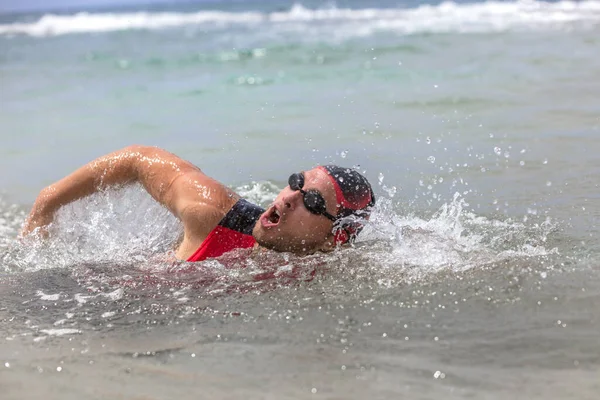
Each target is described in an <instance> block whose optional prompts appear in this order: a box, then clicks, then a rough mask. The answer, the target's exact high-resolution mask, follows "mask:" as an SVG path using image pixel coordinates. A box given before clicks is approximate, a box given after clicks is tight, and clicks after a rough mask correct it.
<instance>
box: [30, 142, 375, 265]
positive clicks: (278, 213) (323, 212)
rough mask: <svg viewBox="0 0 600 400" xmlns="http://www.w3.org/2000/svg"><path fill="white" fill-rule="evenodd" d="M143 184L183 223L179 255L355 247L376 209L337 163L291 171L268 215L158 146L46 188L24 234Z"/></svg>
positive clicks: (91, 166)
mask: <svg viewBox="0 0 600 400" xmlns="http://www.w3.org/2000/svg"><path fill="white" fill-rule="evenodd" d="M135 182H139V183H141V184H142V185H143V187H144V188H145V189H146V191H147V192H148V193H149V194H150V195H151V196H152V197H153V198H154V199H155V200H156V201H157V202H159V203H160V204H162V205H163V206H164V207H166V208H167V209H169V210H170V211H171V212H172V213H173V214H174V215H175V216H176V217H177V218H178V219H179V220H180V221H181V222H182V224H183V240H182V241H181V243H180V244H179V246H178V248H177V249H176V256H177V258H179V259H181V260H186V261H190V262H193V261H202V260H205V259H207V258H212V257H218V256H220V255H222V254H224V253H226V252H228V251H231V250H233V249H237V248H249V247H254V246H256V245H258V246H262V247H265V248H268V249H271V250H275V251H279V252H291V253H294V254H298V255H305V254H312V253H315V252H317V251H323V252H327V251H331V250H333V249H334V248H335V247H336V246H337V245H340V244H345V243H349V242H352V241H353V240H354V239H355V238H356V235H358V233H359V232H360V230H361V229H362V227H363V224H364V221H365V220H366V219H368V217H369V213H370V211H371V208H372V207H373V206H374V205H375V196H374V195H373V190H372V188H371V185H370V184H369V182H368V181H367V179H366V178H365V177H364V176H362V175H361V174H359V173H358V172H357V171H355V170H353V169H348V168H342V167H338V166H334V165H325V166H319V167H316V168H313V169H310V170H308V171H303V172H295V173H292V174H291V175H290V177H289V179H288V186H287V187H286V188H285V189H283V190H282V191H281V192H280V193H279V195H277V198H276V199H275V201H274V202H273V203H272V204H271V205H270V206H269V208H267V209H266V210H265V209H263V208H261V207H259V206H257V205H255V204H252V203H250V202H248V201H246V200H244V199H243V198H240V196H239V195H237V194H236V193H235V192H233V191H232V190H231V189H229V188H228V187H226V186H225V185H223V184H221V183H219V182H217V181H216V180H214V179H212V178H210V177H208V176H207V175H205V174H204V173H203V172H202V171H201V170H200V169H199V168H197V167H196V166H194V165H193V164H191V163H189V162H187V161H185V160H183V159H181V158H179V157H177V156H175V155H174V154H171V153H169V152H167V151H165V150H162V149H159V148H156V147H147V146H137V145H135V146H128V147H126V148H124V149H122V150H119V151H116V152H113V153H110V154H108V155H106V156H103V157H100V158H98V159H96V160H94V161H92V162H90V163H88V164H86V165H84V166H83V167H81V168H79V169H78V170H76V171H75V172H73V173H72V174H70V175H68V176H66V177H65V178H63V179H61V180H59V181H58V182H56V183H54V184H52V185H50V186H48V187H46V188H44V189H43V190H42V191H41V192H40V194H39V196H38V197H37V199H36V200H35V203H34V204H33V207H32V210H31V212H30V214H29V216H28V217H27V219H26V220H25V223H24V225H23V229H22V231H21V236H26V235H30V234H32V233H34V232H36V233H37V234H41V235H42V236H44V235H46V234H47V231H46V228H47V226H48V225H49V224H50V223H51V222H52V221H53V220H54V216H55V213H56V211H57V210H58V209H60V207H62V206H64V205H66V204H69V203H71V202H73V201H76V200H78V199H81V198H83V197H86V196H89V195H91V194H93V193H95V192H97V191H100V190H103V189H106V188H108V187H111V186H119V185H126V184H130V183H135Z"/></svg>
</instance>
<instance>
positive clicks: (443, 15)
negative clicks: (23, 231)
mask: <svg viewBox="0 0 600 400" xmlns="http://www.w3.org/2000/svg"><path fill="white" fill-rule="evenodd" d="M599 22H600V1H597V0H588V1H559V2H552V3H551V2H543V1H534V0H532V1H516V2H499V1H488V2H484V3H472V4H456V3H454V2H443V3H441V4H439V5H421V6H418V7H415V8H392V9H384V8H382V9H378V8H368V9H348V8H336V7H330V8H320V9H309V8H306V7H304V6H302V5H301V4H296V5H294V6H293V7H292V8H291V9H290V10H288V11H284V12H272V13H262V12H258V11H246V12H225V11H197V12H187V13H184V12H141V11H140V12H129V13H87V12H81V13H76V14H73V15H56V14H46V15H43V16H41V17H40V18H39V19H38V20H37V21H34V22H14V23H10V24H3V25H0V35H29V36H35V37H46V36H56V35H65V34H84V33H101V32H113V31H123V30H140V29H144V30H161V29H172V28H178V27H198V28H200V29H203V30H218V29H224V28H231V27H236V26H239V27H251V28H253V29H258V30H268V31H273V32H274V33H286V32H304V33H306V32H307V31H310V30H311V29H314V28H315V27H316V26H318V28H319V29H318V32H317V34H318V35H319V37H321V38H326V37H329V36H330V35H333V36H334V37H337V38H344V37H357V36H369V35H372V34H374V33H377V32H395V33H398V34H415V33H424V32H433V33H445V32H457V33H470V32H479V33H485V32H498V31H506V30H511V29H562V28H578V29H581V28H586V27H588V28H589V27H594V26H596V25H597V24H598V23H599ZM323 27H326V29H323Z"/></svg>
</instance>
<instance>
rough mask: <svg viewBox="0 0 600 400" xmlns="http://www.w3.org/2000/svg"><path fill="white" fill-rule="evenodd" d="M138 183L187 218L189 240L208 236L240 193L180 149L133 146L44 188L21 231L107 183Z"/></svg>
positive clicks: (42, 224)
mask: <svg viewBox="0 0 600 400" xmlns="http://www.w3.org/2000/svg"><path fill="white" fill-rule="evenodd" d="M132 182H140V183H141V184H142V185H143V186H144V188H145V189H146V190H147V191H148V193H149V194H150V195H151V196H152V197H153V198H154V199H155V200H156V201H158V202H159V203H161V204H162V205H164V206H165V207H167V208H168V209H169V210H170V211H171V212H172V213H173V214H174V215H175V216H176V217H178V218H179V219H181V220H182V222H183V223H184V228H185V234H186V238H187V239H188V241H189V239H192V240H193V239H194V238H196V239H202V240H203V236H205V235H206V234H208V232H209V231H210V230H211V229H212V228H213V227H214V225H216V223H218V221H219V220H220V218H222V216H223V215H224V214H225V213H226V212H227V211H228V210H229V208H230V207H231V206H232V205H233V203H234V202H235V201H236V200H237V196H236V195H235V193H233V192H231V191H230V190H229V189H227V188H226V187H224V186H223V185H221V184H220V183H219V182H217V181H215V180H213V179H211V178H209V177H208V176H206V175H205V174H204V173H202V171H200V169H198V168H197V167H196V166H194V165H193V164H191V163H189V162H187V161H185V160H182V159H181V158H179V157H177V156H175V155H174V154H171V153H169V152H167V151H164V150H161V149H159V148H155V147H145V146H129V147H126V148H124V149H122V150H119V151H116V152H114V153H110V154H108V155H106V156H103V157H100V158H98V159H96V160H94V161H92V162H90V163H88V164H86V165H84V166H83V167H81V168H79V169H78V170H76V171H75V172H73V173H72V174H70V175H68V176H66V177H65V178H63V179H61V180H59V181H58V182H56V183H54V184H52V185H50V186H48V187H46V188H44V189H43V190H42V191H41V192H40V194H39V196H38V198H37V199H36V201H35V203H34V205H33V208H32V210H31V213H30V214H29V216H28V218H27V220H26V222H25V224H24V226H23V230H22V232H21V234H22V235H27V234H29V233H31V232H32V231H33V230H34V229H36V228H38V227H40V228H42V229H43V228H44V227H46V226H47V225H48V224H49V223H51V222H52V220H53V219H54V214H55V213H56V211H57V210H58V209H59V208H60V207H62V206H63V205H66V204H69V203H71V202H73V201H75V200H78V199H81V198H83V197H85V196H88V195H90V194H92V193H94V192H96V191H99V190H102V189H104V188H107V187H110V186H115V185H123V184H127V183H132ZM193 241H197V240H193Z"/></svg>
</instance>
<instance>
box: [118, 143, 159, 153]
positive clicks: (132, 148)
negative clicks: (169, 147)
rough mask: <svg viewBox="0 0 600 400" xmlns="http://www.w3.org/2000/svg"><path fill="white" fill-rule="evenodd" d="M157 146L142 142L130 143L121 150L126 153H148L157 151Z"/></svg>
mask: <svg viewBox="0 0 600 400" xmlns="http://www.w3.org/2000/svg"><path fill="white" fill-rule="evenodd" d="M156 149H157V147H154V146H145V145H142V144H132V145H129V146H127V147H125V148H123V149H121V150H120V151H119V152H120V153H122V154H125V155H147V154H149V153H150V152H154V151H156Z"/></svg>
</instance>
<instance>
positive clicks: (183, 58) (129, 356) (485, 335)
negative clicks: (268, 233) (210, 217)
mask: <svg viewBox="0 0 600 400" xmlns="http://www.w3.org/2000/svg"><path fill="white" fill-rule="evenodd" d="M599 29H600V3H598V2H597V1H582V2H570V1H562V2H551V3H545V2H536V1H527V2H485V3H481V2H480V3H462V2H460V3H449V2H446V3H441V4H438V3H431V4H425V3H416V2H407V3H401V4H398V3H397V2H391V1H379V2H376V3H372V2H369V3H366V2H359V1H351V2H337V3H326V4H325V3H321V2H302V3H296V4H294V3H291V2H269V3H268V4H266V5H263V4H260V3H258V2H249V1H241V2H218V1H215V2H207V3H197V4H187V5H184V6H179V7H175V6H152V7H146V8H114V9H95V10H84V11H81V12H79V11H77V10H62V11H54V12H50V11H49V12H41V13H37V14H36V13H31V14H16V15H3V16H1V18H0V87H1V88H2V96H1V97H0V110H1V111H0V127H1V128H2V135H3V146H1V147H0V169H1V170H2V171H3V172H2V173H1V174H0V192H1V195H0V239H1V240H0V250H1V251H2V260H3V261H2V266H1V267H0V283H1V284H2V285H0V331H1V332H2V335H0V337H1V338H4V339H2V341H1V342H0V362H1V364H0V368H2V364H4V365H5V366H4V369H3V370H2V369H0V383H2V387H3V388H4V387H7V388H8V392H7V393H8V396H9V398H11V399H12V398H23V396H22V388H23V387H24V385H25V383H26V382H28V381H30V380H31V379H36V382H39V389H35V390H33V389H32V391H31V397H32V398H55V397H57V396H58V395H55V394H56V393H58V392H59V391H60V390H63V389H64V390H66V392H67V393H70V394H68V395H66V396H67V398H71V397H72V398H81V397H86V398H106V397H108V396H114V397H128V396H136V395H139V396H144V395H145V396H150V397H151V396H155V397H156V398H162V397H164V396H167V395H169V396H172V395H179V396H181V397H183V398H188V397H191V396H192V393H194V392H195V391H196V390H197V388H198V387H199V386H201V387H202V388H203V390H205V391H206V392H205V393H208V394H207V397H210V398H227V397H228V396H230V397H232V398H237V397H239V396H242V395H244V396H245V397H248V398H305V397H308V396H313V397H315V398H319V397H320V398H363V397H369V398H390V397H399V396H400V397H408V398H424V399H429V398H439V397H441V396H444V397H447V398H464V397H468V396H470V397H476V398H489V399H502V398H506V397H509V396H510V397H514V398H556V399H564V398H578V399H585V398H590V399H592V398H595V395H596V394H597V391H598V386H597V376H598V368H599V365H600V364H599V359H598V357H597V345H598V340H597V332H598V328H599V326H598V321H600V318H599V317H600V316H599V315H598V311H597V308H598V307H597V299H598V296H600V284H599V282H600V280H599V278H600V276H599V275H598V268H597V265H598V250H599V248H600V241H599V240H598V216H599V215H600V206H598V204H597V201H596V200H597V199H598V194H597V192H598V183H597V179H596V177H597V175H598V172H599V170H600V159H599V158H598V150H599V148H598V145H597V137H598V134H599V130H600V101H599V100H598V94H600V83H598V82H599V81H598V77H600V58H598V57H597V54H600V39H599V37H600V36H599V32H600V30H599ZM132 143H141V144H149V145H157V146H160V147H164V148H166V149H168V150H170V151H172V152H174V153H176V154H178V155H181V156H182V157H184V158H186V159H189V160H191V161H192V162H194V163H195V164H196V165H198V166H200V167H201V168H202V169H203V170H204V171H205V172H207V173H208V174H209V175H211V176H214V177H215V178H217V179H219V180H221V181H223V182H225V183H226V184H228V185H230V186H232V187H234V188H236V190H238V191H239V192H240V193H242V194H243V195H245V196H247V197H249V198H250V199H251V200H253V201H256V202H259V203H262V204H268V202H269V201H270V199H272V198H273V197H274V195H275V194H276V193H277V191H278V190H279V189H280V188H281V187H283V185H284V182H285V180H286V178H287V176H288V175H289V173H290V172H291V171H297V170H300V169H306V168H309V167H311V166H314V165H316V164H319V163H327V162H334V163H338V164H343V165H349V166H357V168H359V169H360V170H362V171H365V174H366V175H367V176H368V177H369V179H370V180H371V181H372V182H373V184H374V187H375V189H376V194H377V196H378V198H379V199H380V202H379V205H378V207H377V209H376V210H375V214H374V218H373V221H372V224H371V225H370V226H368V227H367V228H366V229H365V232H364V235H363V239H362V241H361V242H360V243H358V245H357V247H356V248H354V249H348V250H344V251H340V252H337V253H335V254H333V255H327V256H324V255H320V256H313V257H309V258H308V259H298V258H294V257H291V258H290V257H288V256H286V255H277V254H268V255H266V256H264V258H262V256H261V257H258V258H252V257H250V258H248V259H247V260H246V261H243V262H240V267H244V268H240V269H237V270H225V269H224V268H223V265H221V264H220V263H219V262H218V261H210V262H207V263H201V264H200V265H198V266H195V267H194V268H196V269H197V270H196V271H195V272H194V273H192V274H188V275H185V274H184V275H179V274H175V272H176V271H178V270H179V269H180V267H181V268H182V269H185V267H186V266H179V265H175V266H173V265H172V264H171V263H170V262H168V261H165V258H164V257H165V256H164V254H165V253H168V251H169V250H170V249H171V248H172V246H173V243H174V242H175V241H176V240H177V236H178V235H179V233H180V227H179V225H178V222H177V221H176V220H175V219H174V218H173V217H172V216H170V215H169V214H168V213H167V212H165V211H164V210H162V209H161V208H160V207H159V206H157V205H156V204H154V203H153V202H152V200H151V199H149V198H148V197H147V196H146V195H145V194H144V193H143V191H142V190H141V189H140V188H137V187H133V188H127V189H124V190H121V191H114V192H113V191H110V192H107V193H103V194H100V195H97V196H93V197H91V198H88V199H85V200H84V201H81V202H79V203H77V204H74V205H72V206H69V207H66V208H65V209H63V210H62V211H61V214H60V216H59V218H58V220H57V221H56V223H55V225H54V226H53V228H52V229H53V230H52V237H51V239H50V240H49V241H48V242H47V243H36V242H26V243H19V242H16V241H15V240H14V237H15V235H16V233H17V231H18V228H19V226H20V224H21V222H22V221H23V218H24V215H25V214H24V213H25V212H26V211H27V209H28V207H29V206H30V205H31V203H32V202H33V201H34V199H35V196H36V194H37V193H38V191H39V190H40V189H41V188H43V187H44V186H45V185H48V184H50V183H51V182H53V181H54V180H56V179H59V178H60V177H62V176H64V175H65V174H67V173H69V172H70V171H72V170H73V169H75V168H77V167H78V166H80V165H82V164H84V163H86V162H88V161H90V160H91V159H93V158H95V157H97V156H100V155H102V154H105V153H107V152H110V151H113V150H115V149H117V148H120V147H123V146H126V145H128V144H132ZM290 264H291V265H292V266H297V267H303V266H306V265H308V266H309V267H310V266H314V265H317V266H319V271H320V272H319V274H318V275H317V279H315V280H314V281H312V282H295V283H294V282H292V283H290V282H289V281H287V280H286V279H285V278H284V277H285V270H286V268H288V267H289V265H290ZM270 269H275V270H277V271H279V272H280V273H281V276H282V278H279V279H275V280H274V281H269V282H264V283H259V284H256V283H254V282H253V280H252V276H253V275H254V274H259V273H261V272H263V271H264V270H270ZM436 338H437V339H436ZM6 365H8V366H6ZM58 368H60V371H59V370H58ZM74 378H77V380H75V379H74ZM114 382H118V384H116V385H115V384H113V383H114ZM313 389H314V390H313ZM68 396H71V397H68Z"/></svg>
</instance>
